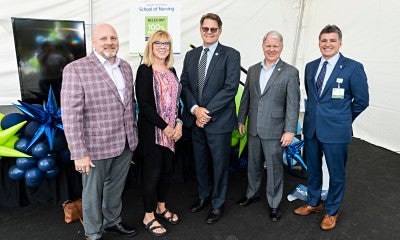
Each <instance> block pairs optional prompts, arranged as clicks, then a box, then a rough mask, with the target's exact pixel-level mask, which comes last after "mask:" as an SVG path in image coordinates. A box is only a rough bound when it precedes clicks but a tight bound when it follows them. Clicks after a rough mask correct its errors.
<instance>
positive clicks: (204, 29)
mask: <svg viewBox="0 0 400 240" xmlns="http://www.w3.org/2000/svg"><path fill="white" fill-rule="evenodd" d="M218 29H219V28H208V27H201V31H203V32H205V33H208V31H211V32H212V33H216V32H217V31H218Z"/></svg>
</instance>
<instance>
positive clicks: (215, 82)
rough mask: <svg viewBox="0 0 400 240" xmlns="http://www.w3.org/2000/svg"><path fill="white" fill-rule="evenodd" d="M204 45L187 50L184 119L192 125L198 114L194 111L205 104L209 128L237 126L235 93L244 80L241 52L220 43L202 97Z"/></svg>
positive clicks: (183, 80) (213, 130)
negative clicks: (199, 81)
mask: <svg viewBox="0 0 400 240" xmlns="http://www.w3.org/2000/svg"><path fill="white" fill-rule="evenodd" d="M202 51H203V47H197V48H196V49H193V50H191V51H189V52H187V53H186V56H185V60H184V63H183V70H182V75H181V84H182V95H181V96H182V100H183V103H184V109H183V113H182V120H183V122H184V124H185V126H186V127H191V126H192V125H193V124H194V122H195V120H196V117H195V116H194V115H193V114H192V113H191V112H190V108H191V107H192V106H194V105H196V104H197V105H199V106H200V107H205V108H206V109H207V110H208V111H209V112H210V113H209V115H210V116H211V120H210V122H208V123H207V124H206V125H205V131H207V132H210V133H214V134H218V133H227V132H230V131H233V130H234V129H236V128H237V117H236V106H235V95H236V92H237V89H238V86H239V81H240V53H239V52H238V51H236V50H235V49H233V48H230V47H227V46H223V45H221V44H219V43H218V46H217V48H216V49H215V52H214V55H213V56H212V59H211V62H210V65H209V66H208V69H207V74H206V79H205V81H206V83H205V86H204V89H203V97H202V101H201V102H200V101H199V99H198V93H197V85H198V78H199V77H198V65H199V59H200V55H201V52H202Z"/></svg>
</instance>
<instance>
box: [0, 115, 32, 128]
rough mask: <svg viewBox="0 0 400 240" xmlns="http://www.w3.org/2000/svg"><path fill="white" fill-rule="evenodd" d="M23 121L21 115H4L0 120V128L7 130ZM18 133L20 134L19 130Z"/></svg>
mask: <svg viewBox="0 0 400 240" xmlns="http://www.w3.org/2000/svg"><path fill="white" fill-rule="evenodd" d="M25 120H26V118H25V116H24V115H23V114H21V113H9V114H7V115H5V116H4V117H3V119H2V120H1V128H2V129H7V128H9V127H12V126H14V125H17V124H18V123H20V122H23V121H25ZM19 132H22V131H21V129H20V130H19Z"/></svg>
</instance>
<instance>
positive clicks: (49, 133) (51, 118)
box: [1, 89, 70, 187]
mask: <svg viewBox="0 0 400 240" xmlns="http://www.w3.org/2000/svg"><path fill="white" fill-rule="evenodd" d="M19 102H20V103H21V105H16V107H17V108H18V109H19V110H21V111H22V112H23V114H21V113H10V114H8V115H5V116H4V117H3V119H2V120H1V127H2V128H3V129H5V128H7V127H9V126H12V125H16V124H19V123H20V122H23V121H27V122H28V123H27V124H26V125H25V126H24V127H23V128H21V129H20V130H19V139H18V140H17V141H16V142H15V144H14V149H15V150H17V151H19V152H22V153H24V154H25V156H20V157H18V158H17V159H16V161H15V165H13V166H12V167H11V168H10V169H9V171H8V176H9V177H10V178H11V179H13V180H22V179H25V184H26V185H27V186H29V187H38V186H39V185H40V184H41V182H42V180H43V179H54V178H56V177H57V176H58V174H59V172H60V167H59V166H58V165H57V161H64V162H67V161H69V160H70V153H69V150H68V147H67V141H66V139H65V135H64V131H63V128H62V124H61V116H60V110H59V108H57V104H56V103H55V99H54V94H53V92H52V90H51V89H50V91H49V98H48V102H47V103H45V104H43V106H38V105H31V104H28V103H25V102H23V101H19Z"/></svg>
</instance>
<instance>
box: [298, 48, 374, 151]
mask: <svg viewBox="0 0 400 240" xmlns="http://www.w3.org/2000/svg"><path fill="white" fill-rule="evenodd" d="M320 60H321V58H318V59H316V60H314V61H312V62H310V63H308V64H307V65H306V69H305V77H304V83H305V87H306V92H307V96H308V99H307V101H306V105H305V106H306V111H305V115H304V125H303V134H304V136H305V137H308V138H312V137H313V135H314V133H315V134H316V136H317V138H318V139H319V140H320V141H321V142H324V143H349V142H350V141H351V137H352V133H353V132H352V126H351V125H352V122H353V121H354V119H355V118H356V117H357V116H358V115H359V114H360V113H361V112H362V111H364V109H365V108H367V107H368V102H369V94H368V83H367V76H366V74H365V72H364V67H363V65H362V64H361V63H359V62H357V61H354V60H352V59H350V58H346V57H344V56H343V55H342V54H340V57H339V60H338V61H337V63H336V65H335V67H334V69H333V71H332V74H331V76H330V77H329V79H328V81H327V83H326V85H325V88H324V90H323V92H322V93H321V96H317V91H316V87H315V75H316V74H317V70H318V65H319V63H320ZM337 78H342V79H343V83H341V84H340V87H341V88H344V98H343V99H334V98H332V90H333V88H337V86H338V84H337V82H336V80H337Z"/></svg>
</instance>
